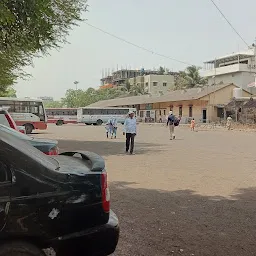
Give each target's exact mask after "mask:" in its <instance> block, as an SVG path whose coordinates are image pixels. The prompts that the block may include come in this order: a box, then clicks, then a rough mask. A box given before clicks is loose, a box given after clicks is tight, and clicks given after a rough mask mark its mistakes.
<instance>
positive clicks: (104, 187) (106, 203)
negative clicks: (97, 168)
mask: <svg viewBox="0 0 256 256" xmlns="http://www.w3.org/2000/svg"><path fill="white" fill-rule="evenodd" d="M101 191H102V207H103V210H104V212H109V211H110V192H109V188H108V176H107V173H106V172H103V173H102V174H101Z"/></svg>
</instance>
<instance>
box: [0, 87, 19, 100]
mask: <svg viewBox="0 0 256 256" xmlns="http://www.w3.org/2000/svg"><path fill="white" fill-rule="evenodd" d="M0 97H12V98H16V97H17V94H16V90H15V89H14V88H12V87H9V88H8V89H6V90H1V89H0Z"/></svg>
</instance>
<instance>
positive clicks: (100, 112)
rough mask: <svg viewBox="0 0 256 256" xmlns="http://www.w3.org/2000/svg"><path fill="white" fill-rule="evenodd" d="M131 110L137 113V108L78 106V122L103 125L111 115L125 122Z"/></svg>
mask: <svg viewBox="0 0 256 256" xmlns="http://www.w3.org/2000/svg"><path fill="white" fill-rule="evenodd" d="M129 111H133V112H134V113H135V115H136V108H93V107H84V108H78V109H77V122H78V123H84V124H87V125H90V124H93V125H102V124H103V123H106V122H107V121H108V120H109V119H110V118H111V117H115V118H116V119H117V122H118V123H121V124H124V121H125V118H126V117H127V114H128V112H129Z"/></svg>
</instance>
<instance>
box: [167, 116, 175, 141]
mask: <svg viewBox="0 0 256 256" xmlns="http://www.w3.org/2000/svg"><path fill="white" fill-rule="evenodd" d="M174 123H175V116H174V115H173V113H172V111H170V112H169V116H168V119H167V127H168V126H169V129H170V140H174V139H175V134H174Z"/></svg>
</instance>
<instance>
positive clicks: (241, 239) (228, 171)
mask: <svg viewBox="0 0 256 256" xmlns="http://www.w3.org/2000/svg"><path fill="white" fill-rule="evenodd" d="M176 135H177V140H174V141H170V140H168V138H169V134H168V129H166V128H165V127H164V126H154V125H152V126H148V125H139V129H138V136H137V137H136V155H135V156H130V155H125V154H124V137H123V136H122V135H121V127H120V128H119V137H118V139H116V140H111V139H106V138H105V133H104V127H93V126H79V125H64V126H61V127H57V126H54V125H51V126H49V129H48V130H47V131H46V132H42V133H40V134H38V135H35V136H39V137H45V138H54V139H58V140H59V146H60V149H61V151H65V150H74V149H80V150H90V151H94V152H96V153H99V154H100V155H102V156H103V157H104V158H105V160H106V164H107V170H108V173H109V181H110V187H111V196H112V201H111V203H112V209H113V210H114V211H115V212H116V213H117V215H118V217H119V219H120V225H121V237H120V242H119V245H118V248H117V251H116V253H115V255H118V256H119V255H120V256H128V255H129V256H130V255H134V256H137V255H138V256H139V255H147V256H151V255H152V256H155V255H159V256H163V255H203V256H208V255H209V256H212V255H218V256H222V255H223V256H229V255H230V256H231V255H232V256H234V255H243V256H247V255H256V245H255V238H256V203H255V202H256V201H255V199H256V185H255V184H256V173H255V163H256V162H255V160H256V158H255V153H254V148H255V145H256V136H255V135H254V133H243V132H236V131H231V132H227V131H216V130H212V131H202V132H190V131H189V129H186V128H179V129H178V130H177V131H176Z"/></svg>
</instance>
